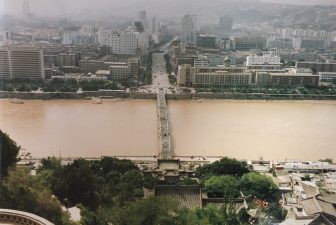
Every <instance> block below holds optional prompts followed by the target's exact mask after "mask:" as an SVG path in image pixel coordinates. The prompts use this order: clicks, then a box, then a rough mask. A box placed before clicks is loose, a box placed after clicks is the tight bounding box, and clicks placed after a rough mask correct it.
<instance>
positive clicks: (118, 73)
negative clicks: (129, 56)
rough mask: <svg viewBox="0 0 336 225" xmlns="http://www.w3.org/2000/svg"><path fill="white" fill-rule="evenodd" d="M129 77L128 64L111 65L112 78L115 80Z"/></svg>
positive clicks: (123, 79)
mask: <svg viewBox="0 0 336 225" xmlns="http://www.w3.org/2000/svg"><path fill="white" fill-rule="evenodd" d="M128 78H129V69H128V66H127V64H124V63H119V64H117V63H116V64H114V65H112V66H110V79H111V80H114V81H125V80H127V79H128Z"/></svg>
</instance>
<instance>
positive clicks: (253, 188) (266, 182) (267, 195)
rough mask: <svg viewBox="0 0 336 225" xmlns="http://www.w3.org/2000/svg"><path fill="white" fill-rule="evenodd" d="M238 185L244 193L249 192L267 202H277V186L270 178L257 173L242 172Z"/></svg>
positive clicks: (278, 192)
mask: <svg viewBox="0 0 336 225" xmlns="http://www.w3.org/2000/svg"><path fill="white" fill-rule="evenodd" d="M240 187H241V190H242V191H243V193H244V194H245V195H249V194H251V195H253V196H255V197H257V198H258V199H263V200H267V201H269V202H278V201H279V199H280V191H279V188H278V187H277V186H276V185H275V184H274V182H273V181H272V178H270V177H267V176H264V175H261V174H259V173H255V172H252V173H248V174H244V175H243V177H242V179H241V183H240Z"/></svg>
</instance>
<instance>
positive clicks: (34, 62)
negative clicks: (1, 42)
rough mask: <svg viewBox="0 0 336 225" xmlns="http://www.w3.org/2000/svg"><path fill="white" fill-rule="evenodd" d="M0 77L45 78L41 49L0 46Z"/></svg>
mask: <svg viewBox="0 0 336 225" xmlns="http://www.w3.org/2000/svg"><path fill="white" fill-rule="evenodd" d="M0 78H3V79H35V80H39V79H45V70H44V56H43V50H42V49H41V48H38V47H17V46H15V47H14V46H7V47H0Z"/></svg>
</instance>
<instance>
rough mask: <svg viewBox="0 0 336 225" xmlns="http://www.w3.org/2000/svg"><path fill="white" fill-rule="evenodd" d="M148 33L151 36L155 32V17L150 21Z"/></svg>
mask: <svg viewBox="0 0 336 225" xmlns="http://www.w3.org/2000/svg"><path fill="white" fill-rule="evenodd" d="M150 31H151V34H154V33H156V31H157V23H156V18H155V17H153V18H152V20H151V26H150Z"/></svg>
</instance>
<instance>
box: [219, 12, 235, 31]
mask: <svg viewBox="0 0 336 225" xmlns="http://www.w3.org/2000/svg"><path fill="white" fill-rule="evenodd" d="M232 25H233V19H232V17H231V16H227V15H225V16H222V17H220V18H219V28H220V29H221V31H231V30H232Z"/></svg>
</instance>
